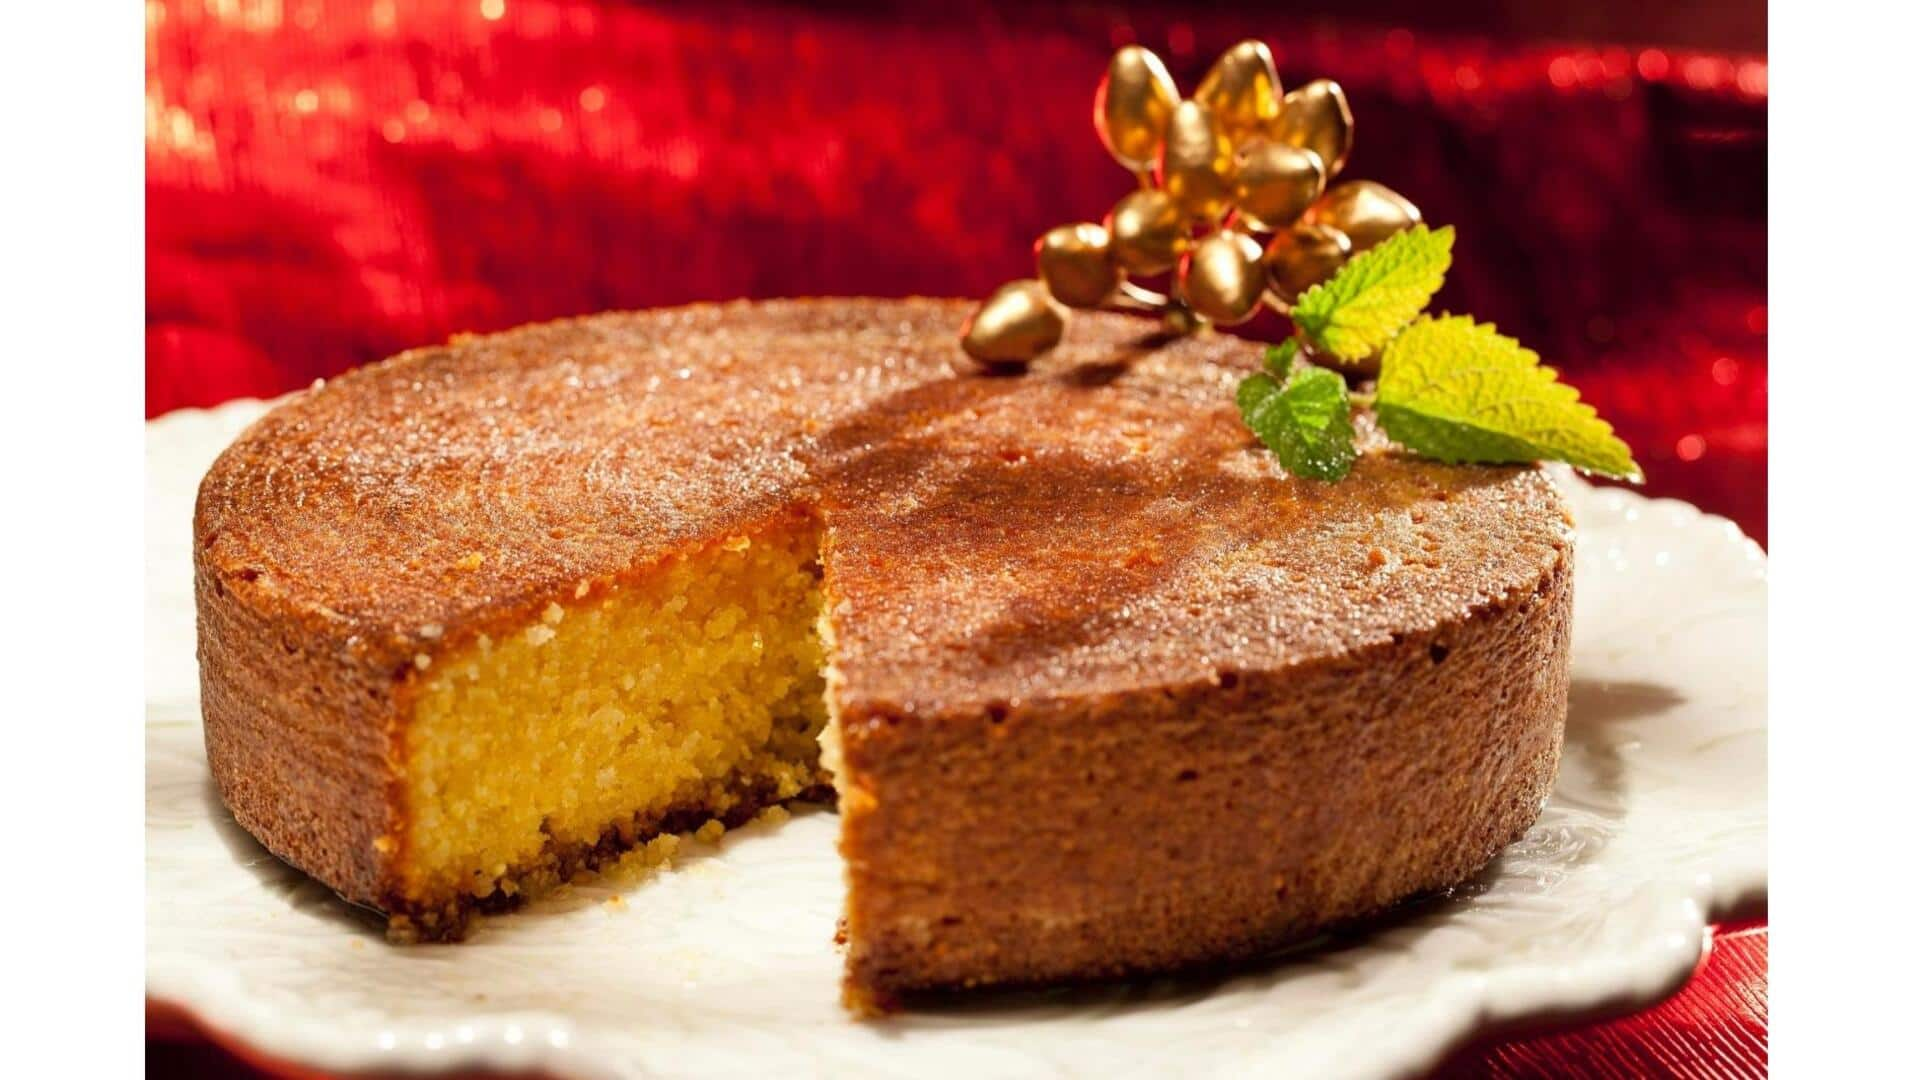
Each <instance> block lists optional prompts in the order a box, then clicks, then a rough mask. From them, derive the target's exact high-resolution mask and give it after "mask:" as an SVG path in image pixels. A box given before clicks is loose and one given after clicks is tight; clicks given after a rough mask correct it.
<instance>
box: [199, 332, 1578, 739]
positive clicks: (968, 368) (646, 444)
mask: <svg viewBox="0 0 1920 1080" xmlns="http://www.w3.org/2000/svg"><path fill="white" fill-rule="evenodd" d="M966 310H967V307H966V305H965V304H964V303H962V302H957V301H938V300H907V301H893V300H803V301H780V302H771V303H754V304H746V303H741V304H730V305H721V306H696V307H690V308H681V309H674V310H667V311H657V312H647V313H638V314H611V315H602V316H595V317H592V318H586V319H577V320H570V321H564V322H558V323H550V324H545V325H541V326H533V327H526V328H523V329H519V330H514V331H509V332H507V333H503V334H497V335H491V336H487V337H480V338H471V339H467V340H463V341H457V342H455V343H452V344H450V345H447V346H442V347H435V348H429V349H420V350H416V351H413V352H410V353H406V354H403V355H401V356H399V357H396V358H394V359H392V360H389V361H387V362H385V363H382V364H377V365H373V366H370V367H367V368H364V369H361V370H359V371H356V372H354V373H352V374H349V375H347V376H345V377H343V378H340V379H338V380H335V381H333V382H331V383H329V384H327V385H326V386H324V387H322V388H320V389H317V390H315V391H311V392H308V393H306V394H303V395H301V396H300V397H299V398H297V399H295V400H293V401H291V402H289V403H288V404H286V405H284V406H282V407H281V408H279V409H276V410H274V411H273V412H272V413H270V414H268V415H267V416H266V417H264V418H263V419H262V420H261V421H260V422H259V423H258V424H256V425H255V426H254V427H253V428H251V429H250V430H249V431H248V432H247V433H246V434H245V435H243V436H242V437H241V438H240V440H239V441H238V442H237V443H236V444H235V445H234V446H233V447H232V448H231V449H229V450H228V451H227V452H226V453H225V454H224V455H223V456H222V457H221V459H220V460H219V461H218V462H217V463H216V464H215V465H214V467H213V469H212V470H211V471H210V472H209V474H208V476H207V479H206V481H205V483H204V485H203V487H202V491H201V500H200V507H199V517H198V521H197V534H198V538H199V541H200V543H202V544H203V545H206V546H207V554H208V555H209V556H210V558H209V564H210V565H211V566H213V567H214V568H216V572H217V573H218V574H219V575H220V576H221V578H222V580H223V582H224V584H225V586H226V587H228V588H232V589H238V590H245V591H247V592H249V593H251V594H252V597H253V599H254V600H255V601H256V602H257V603H259V604H261V605H263V606H266V607H268V608H270V609H276V610H278V611H280V612H282V613H283V615H284V616H285V617H287V618H291V619H297V620H299V621H301V622H302V623H304V624H307V625H308V626H309V627H320V628H324V629H326V630H327V631H328V633H329V636H331V637H332V638H334V639H335V640H337V641H338V642H339V644H340V647H341V648H342V649H344V650H346V651H347V652H348V653H350V654H352V655H353V656H355V657H357V658H358V659H360V660H362V661H364V662H367V663H369V664H379V665H385V664H393V665H395V666H398V665H400V664H404V663H405V662H406V661H407V659H408V658H410V657H412V656H413V655H414V654H415V653H416V652H419V651H428V652H432V651H434V650H436V649H439V648H442V647H445V646H447V645H450V644H453V643H456V642H458V641H459V640H460V639H461V638H462V637H463V636H464V635H467V634H471V633H475V632H479V631H480V630H483V629H488V628H491V627H493V626H496V625H500V624H503V623H506V622H511V621H515V620H518V619H520V618H524V617H526V615H527V613H528V612H530V611H531V610H533V609H536V608H537V607H539V606H543V605H544V604H545V603H546V602H547V601H548V599H550V598H551V597H553V596H556V595H558V596H566V595H569V594H570V593H571V590H573V589H574V588H576V587H577V586H578V585H579V584H580V583H583V582H588V583H591V582H596V581H605V580H610V579H614V578H618V577H621V576H623V575H626V574H629V573H631V572H633V571H634V570H635V569H636V568H641V567H644V566H646V565H649V564H651V563H653V562H655V561H657V560H658V559H659V558H661V557H663V556H666V555H668V554H671V553H673V552H675V551H677V550H682V549H684V548H686V547H688V546H690V545H696V544H699V543H703V542H710V541H712V540H715V539H718V538H720V537H723V536H725V535H726V534H727V533H728V531H729V530H731V529H734V528H738V527H742V526H744V525H746V524H749V523H751V522H752V521H753V520H755V519H757V518H760V517H763V516H764V515H766V514H768V513H771V512H777V511H778V510H779V509H780V508H781V507H783V506H787V505H791V504H794V503H805V504H812V505H818V506H819V507H820V508H821V509H822V511H823V514H824V517H825V520H826V522H827V525H828V527H829V530H830V532H829V539H828V545H829V546H828V552H827V556H828V574H829V586H830V591H831V593H832V594H833V596H834V597H835V599H836V608H835V612H834V616H835V617H834V624H835V629H836V637H837V643H838V654H837V658H836V659H837V663H838V666H839V668H840V670H841V672H842V674H843V675H845V676H846V680H847V687H846V693H847V695H849V696H851V697H852V698H854V699H857V700H861V701H865V702H868V703H872V704H877V705H884V706H886V707H889V708H898V709H903V710H908V711H938V710H940V709H941V708H944V707H951V706H961V705H964V704H965V703H967V702H981V701H994V700H1009V701H1019V700H1032V699H1036V698H1045V697H1050V696H1054V695H1072V694H1084V693H1099V692H1108V691H1113V690H1120V689H1131V688H1139V687H1143V686H1154V685H1163V684H1178V683H1184V682H1190V681H1194V680H1199V679H1211V678H1215V677H1217V676H1218V675H1219V674H1220V673H1222V672H1231V671H1238V670H1261V669H1270V668H1275V667H1279V666H1283V665H1285V664H1287V663H1289V662H1292V661H1296V660H1300V659H1304V658H1308V657H1314V656H1324V655H1329V654H1335V653H1339V652H1342V651H1346V650H1350V649H1353V648H1356V647H1359V646H1361V645H1364V644H1366V643H1367V642H1369V641H1376V640H1380V639H1384V638H1388V637H1391V636H1392V635H1394V634H1397V633H1402V632H1405V631H1407V630H1409V629H1418V628H1426V627H1432V626H1434V625H1436V624H1439V623H1443V622H1445V621H1447V620H1449V619H1455V618H1460V617H1462V616H1464V615H1467V614H1468V613H1470V612H1471V611H1472V610H1473V609H1474V608H1476V607H1477V606H1479V605H1481V604H1483V603H1485V602H1486V601H1488V600H1491V599H1493V598H1495V597H1498V596H1501V595H1503V594H1505V593H1507V592H1509V591H1511V590H1515V589H1523V588H1531V587H1532V585H1533V583H1534V582H1536V581H1537V580H1538V579H1539V578H1540V576H1541V575H1542V574H1543V573H1544V572H1545V570H1546V569H1547V568H1548V567H1550V566H1552V564H1553V563H1554V561H1555V560H1556V559H1558V558H1561V557H1563V555H1564V551H1565V548H1566V546H1567V544H1568V543H1569V526H1568V522H1567V520H1566V517H1565V514H1564V511H1563V510H1562V508H1561V504H1560V502H1559V500H1558V497H1557V496H1556V494H1555V493H1554V491H1553V489H1552V487H1551V485H1550V484H1549V482H1548V481H1547V480H1546V478H1545V477H1544V476H1542V475H1541V474H1540V473H1539V472H1538V471H1537V470H1532V469H1508V468H1457V467H1447V466H1442V465H1436V464H1432V463H1427V462H1422V461H1417V460H1412V459H1408V458H1406V457H1403V456H1400V455H1397V454H1393V453H1391V452H1386V451H1383V450H1382V449H1380V448H1379V447H1378V445H1377V441H1375V442H1376V445H1374V446H1373V448H1372V449H1370V450H1369V452H1368V453H1367V454H1366V455H1365V456H1364V457H1363V458H1362V460H1361V461H1360V463H1359V464H1358V465H1357V466H1356V468H1355V470H1354V473H1353V475H1352V476H1351V477H1349V478H1348V479H1347V480H1346V481H1344V482H1342V483H1340V484H1335V485H1327V484H1321V483H1318V482H1315V481H1305V480H1295V479H1293V478H1291V477H1289V476H1287V475H1286V473H1285V472H1284V471H1283V470H1281V469H1280V468H1279V467H1278V465H1277V464H1276V463H1275V462H1274V461H1273V459H1272V457H1271V455H1268V454H1267V453H1265V452H1264V451H1263V450H1261V449H1259V448H1258V446H1257V445H1256V444H1255V443H1254V442H1253V441H1252V438H1251V436H1250V435H1249V434H1248V433H1247V431H1246V430H1245V428H1244V427H1243V426H1241V424H1240V422H1239V419H1238V415H1237V413H1236V411H1235V408H1234V405H1233V388H1234V385H1235V384H1236V383H1237V381H1238V379H1239V378H1240V377H1241V376H1243V375H1244V374H1245V373H1246V372H1247V371H1249V370H1252V369H1253V368H1254V367H1255V366H1256V365H1257V363H1258V359H1259V350H1258V349H1257V348H1256V347H1255V346H1252V345H1250V344H1248V343H1246V342H1243V341H1239V340H1237V339H1233V338H1229V337H1212V338H1204V339H1185V340H1180V341H1176V342H1172V343H1159V344H1156V343H1155V342H1153V341H1152V340H1150V339H1149V338H1147V337H1146V336H1145V335H1146V334H1147V333H1148V332H1150V331H1151V329H1152V324H1150V323H1146V322H1143V321H1141V320H1137V319H1131V318H1127V317H1123V316H1092V317H1081V318H1076V319H1075V320H1074V322H1073V326H1072V329H1071V331H1070V332H1069V335H1068V338H1067V340H1066V342H1065V343H1064V344H1063V345H1062V346H1061V347H1060V348H1058V349H1056V350H1055V351H1054V352H1053V353H1051V354H1049V355H1048V356H1047V357H1046V358H1045V359H1043V360H1042V361H1041V362H1040V363H1039V364H1037V365H1036V366H1035V368H1034V370H1033V371H1032V372H1031V373H1030V374H1028V375H1026V376H1023V377H988V376H981V375H976V374H973V373H972V372H973V368H972V365H971V364H970V362H968V361H967V360H966V358H965V357H964V356H963V355H962V354H961V352H960V350H959V348H958V346H957V344H956V339H957V335H958V330H959V326H960V323H961V321H962V319H963V318H964V317H965V314H966Z"/></svg>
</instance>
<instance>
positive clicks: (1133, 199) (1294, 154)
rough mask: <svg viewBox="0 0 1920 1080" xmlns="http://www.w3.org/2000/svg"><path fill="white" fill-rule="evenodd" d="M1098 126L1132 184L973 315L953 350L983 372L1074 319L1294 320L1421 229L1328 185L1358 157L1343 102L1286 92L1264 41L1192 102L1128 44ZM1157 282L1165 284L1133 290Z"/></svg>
mask: <svg viewBox="0 0 1920 1080" xmlns="http://www.w3.org/2000/svg"><path fill="white" fill-rule="evenodd" d="M1093 123H1094V129H1095V130H1096V131H1097V132H1098V133H1099V135H1100V141H1101V143H1102V144H1104V145H1105V146H1106V148H1107V152H1108V153H1109V154H1111V155H1113V159H1114V160H1115V161H1117V162H1119V163H1120V165H1121V166H1122V167H1123V168H1125V169H1126V170H1127V171H1128V172H1131V173H1133V174H1134V175H1135V176H1136V177H1137V178H1138V182H1139V186H1138V188H1137V189H1136V190H1134V191H1131V192H1129V193H1128V194H1126V195H1125V196H1123V197H1122V198H1121V199H1120V200H1119V201H1118V202H1116V203H1115V204H1114V205H1113V209H1112V210H1110V211H1109V212H1108V213H1107V216H1106V218H1105V219H1104V220H1103V221H1101V222H1099V223H1094V222H1079V223H1076V224H1069V225H1061V226H1058V227H1056V228H1053V229H1050V230H1048V231H1047V232H1046V233H1045V234H1043V235H1042V236H1041V237H1040V238H1039V239H1038V240H1036V241H1035V242H1034V246H1033V249H1034V271H1035V274H1036V276H1035V277H1032V278H1024V279H1021V280H1019V281H1012V282H1008V283H1007V284H1005V285H1003V286H1001V287H1000V288H999V289H998V290H997V291H995V292H994V294H993V295H992V296H990V297H988V298H987V299H986V300H985V301H984V302H983V303H982V304H981V305H980V307H979V308H977V309H976V310H975V311H974V313H973V315H972V317H970V318H969V319H968V320H967V324H966V326H965V328H964V329H963V330H962V331H961V340H960V344H961V347H962V348H964V349H965V350H966V352H967V355H969V356H971V357H973V358H974V359H975V360H977V361H979V362H980V363H982V364H984V365H987V366H989V367H992V368H995V369H1001V370H1020V369H1022V368H1024V367H1025V366H1026V364H1027V363H1028V362H1029V361H1031V360H1032V359H1033V358H1034V357H1036V356H1039V355H1040V354H1041V353H1043V352H1046V351H1047V350H1048V349H1051V348H1053V347H1054V346H1055V345H1057V344H1059V342H1060V339H1061V336H1062V335H1063V333H1064V332H1065V329H1066V321H1067V314H1068V309H1071V308H1081V309H1093V308H1112V309H1122V310H1131V311H1148V312H1153V313H1155V314H1158V315H1159V316H1160V317H1161V319H1162V321H1163V322H1164V323H1165V325H1166V328H1167V329H1168V330H1169V331H1171V332H1173V333H1181V334H1184V333H1192V332H1196V331H1200V330H1204V329H1206V328H1207V327H1208V326H1211V325H1221V326H1231V325H1233V324H1235V323H1239V322H1243V321H1245V320H1247V319H1249V318H1252V317H1253V315H1254V314H1255V313H1257V312H1258V311H1259V309H1260V307H1261V306H1262V305H1265V306H1268V307H1271V308H1273V309H1275V310H1277V311H1279V312H1281V313H1282V314H1287V313H1289V312H1290V311H1291V305H1292V304H1293V303H1294V302H1295V301H1296V300H1297V299H1298V298H1299V297H1300V296H1301V294H1303V293H1305V292H1306V291H1307V290H1308V289H1310V288H1312V287H1313V286H1314V285H1316V284H1319V283H1320V282H1322V281H1325V280H1327V279H1328V278H1330V277H1332V276H1333V275H1334V274H1335V273H1337V272H1339V270H1340V268H1341V267H1342V266H1344V265H1346V262H1347V260H1348V259H1350V258H1352V257H1353V256H1355V255H1358V254H1360V253H1361V252H1364V251H1366V250H1368V249H1370V248H1373V247H1375V246H1377V245H1379V244H1380V243H1381V242H1382V241H1384V240H1386V239H1387V238H1388V237H1390V236H1393V235H1394V234H1395V233H1398V232H1402V231H1405V230H1407V229H1410V228H1412V227H1413V226H1415V225H1418V224H1419V223H1420V220H1421V219H1420V211H1419V209H1418V208H1417V207H1415V206H1414V205H1413V204H1412V203H1411V202H1409V201H1407V199H1406V198H1405V197H1403V196H1401V195H1400V194H1398V193H1397V192H1394V191H1393V190H1391V189H1390V188H1387V187H1386V186H1384V185H1382V184H1377V183H1374V182H1373V181H1371V180H1358V181H1348V182H1346V183H1341V184H1335V183H1334V178H1335V177H1336V176H1337V175H1338V174H1339V172H1340V170H1341V168H1342V167H1344V166H1345V165H1346V163H1347V157H1348V155H1349V154H1350V153H1351V152H1352V149H1353V112H1352V110H1351V109H1350V108H1349V107H1348V105H1347V97H1346V94H1345V93H1344V92H1342V91H1341V89H1340V84H1338V83H1336V82H1333V81H1331V80H1328V79H1316V80H1314V81H1313V82H1310V83H1307V84H1306V85H1304V86H1300V87H1296V88H1295V89H1293V90H1291V91H1288V90H1285V89H1284V88H1283V87H1282V86H1281V85H1280V74H1279V71H1278V69H1277V68H1276V67H1275V65H1274V61H1273V53H1272V51H1270V50H1269V49H1268V48H1267V46H1266V44H1265V43H1263V42H1259V41H1252V40H1249V41H1242V42H1240V43H1239V44H1237V45H1235V46H1233V47H1232V48H1230V49H1228V50H1227V51H1226V52H1224V53H1222V54H1221V55H1220V58H1219V59H1218V60H1216V61H1214V64H1213V66H1212V67H1211V68H1210V69H1208V71H1207V73H1206V76H1205V77H1204V78H1203V79H1202V80H1201V81H1200V85H1199V87H1198V88H1197V89H1196V90H1195V91H1194V94H1193V97H1191V98H1186V99H1182V98H1181V96H1180V91H1179V88H1178V87H1177V86H1176V85H1175V83H1174V81H1173V77H1172V76H1171V75H1169V74H1168V73H1167V67H1166V65H1165V64H1164V63H1162V62H1161V61H1160V58H1159V57H1158V56H1155V55H1154V54H1153V53H1152V52H1151V51H1149V50H1147V49H1143V48H1141V47H1140V46H1138V45H1129V46H1127V47H1125V48H1123V49H1121V50H1120V51H1118V52H1116V53H1114V54H1113V59H1112V61H1111V62H1109V63H1108V65H1107V73H1106V75H1105V76H1104V77H1103V78H1102V79H1101V80H1100V85H1099V88H1098V89H1097V90H1096V91H1095V92H1094V97H1093ZM1157 277H1163V278H1164V284H1163V285H1162V286H1161V289H1154V288H1149V287H1146V286H1144V285H1142V284H1140V283H1139V281H1138V280H1136V279H1140V278H1157ZM1162 290H1164V291H1162Z"/></svg>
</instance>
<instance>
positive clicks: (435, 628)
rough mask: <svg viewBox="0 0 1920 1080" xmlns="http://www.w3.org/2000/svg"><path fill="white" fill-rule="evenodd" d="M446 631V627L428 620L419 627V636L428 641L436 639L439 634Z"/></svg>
mask: <svg viewBox="0 0 1920 1080" xmlns="http://www.w3.org/2000/svg"><path fill="white" fill-rule="evenodd" d="M446 632H447V628H446V627H444V626H441V625H440V624H439V623H437V622H430V623H428V624H426V625H425V626H422V627H421V628H420V636H421V637H423V638H426V639H427V640H428V641H435V640H438V638H439V637H440V635H441V634H444V633H446Z"/></svg>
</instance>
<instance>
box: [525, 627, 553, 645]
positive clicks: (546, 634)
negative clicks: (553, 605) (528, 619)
mask: <svg viewBox="0 0 1920 1080" xmlns="http://www.w3.org/2000/svg"><path fill="white" fill-rule="evenodd" d="M555 636H556V635H555V634H554V631H553V627H551V626H548V625H547V624H546V623H539V624H537V625H534V626H529V627H527V644H529V645H545V644H546V643H547V642H549V641H552V640H553V639H554V637H555Z"/></svg>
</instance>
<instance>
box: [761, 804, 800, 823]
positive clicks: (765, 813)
mask: <svg viewBox="0 0 1920 1080" xmlns="http://www.w3.org/2000/svg"><path fill="white" fill-rule="evenodd" d="M792 817H793V811H791V810H789V809H787V808H786V807H784V806H781V805H780V804H779V803H775V804H773V805H772V806H769V807H767V808H766V809H765V810H762V811H760V812H759V813H758V814H755V815H754V816H753V820H755V821H764V822H766V823H767V824H769V825H778V824H780V823H781V822H783V821H786V820H788V819H790V818H792Z"/></svg>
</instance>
